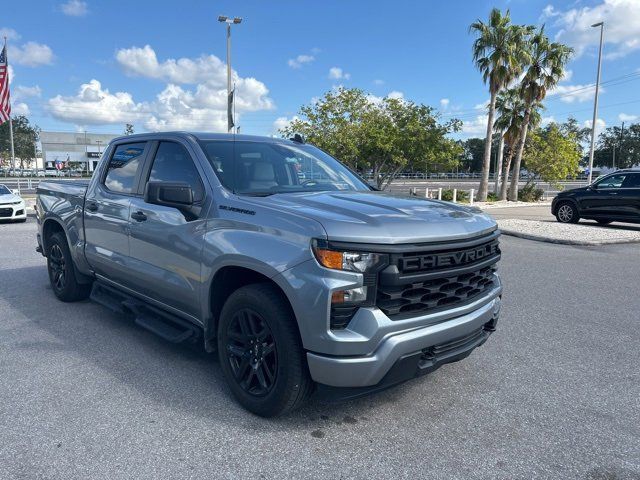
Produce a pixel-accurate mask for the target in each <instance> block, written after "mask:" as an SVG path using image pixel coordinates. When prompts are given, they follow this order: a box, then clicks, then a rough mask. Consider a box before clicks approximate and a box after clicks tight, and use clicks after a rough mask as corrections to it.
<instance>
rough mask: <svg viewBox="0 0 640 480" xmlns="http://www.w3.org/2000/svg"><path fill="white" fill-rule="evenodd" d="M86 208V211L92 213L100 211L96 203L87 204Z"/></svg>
mask: <svg viewBox="0 0 640 480" xmlns="http://www.w3.org/2000/svg"><path fill="white" fill-rule="evenodd" d="M84 208H85V209H86V210H89V211H90V212H97V211H98V204H97V203H96V202H87V204H86V205H85V206H84Z"/></svg>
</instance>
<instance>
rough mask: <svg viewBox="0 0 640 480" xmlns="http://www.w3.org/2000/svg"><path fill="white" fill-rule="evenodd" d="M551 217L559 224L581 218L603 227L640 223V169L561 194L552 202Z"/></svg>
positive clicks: (624, 172) (576, 220) (616, 173)
mask: <svg viewBox="0 0 640 480" xmlns="http://www.w3.org/2000/svg"><path fill="white" fill-rule="evenodd" d="M551 213H552V214H553V215H555V217H556V218H557V219H558V221H559V222H561V223H576V222H578V220H580V219H581V218H587V219H591V220H596V221H597V222H598V223H600V224H605V225H606V224H608V223H611V222H632V223H640V169H627V170H618V171H617V172H614V173H611V174H608V175H605V176H603V177H601V178H599V179H597V180H596V181H595V182H593V183H592V184H591V185H588V186H586V187H582V188H574V189H572V190H567V191H566V192H561V193H559V194H558V196H557V197H555V198H554V199H553V202H552V204H551Z"/></svg>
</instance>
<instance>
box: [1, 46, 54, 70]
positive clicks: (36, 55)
mask: <svg viewBox="0 0 640 480" xmlns="http://www.w3.org/2000/svg"><path fill="white" fill-rule="evenodd" d="M8 56H9V62H12V63H16V64H18V65H24V66H25V67H37V66H39V65H51V64H52V63H53V51H52V50H51V48H50V47H49V46H48V45H44V44H42V43H37V42H27V43H24V44H22V45H12V44H9V54H8Z"/></svg>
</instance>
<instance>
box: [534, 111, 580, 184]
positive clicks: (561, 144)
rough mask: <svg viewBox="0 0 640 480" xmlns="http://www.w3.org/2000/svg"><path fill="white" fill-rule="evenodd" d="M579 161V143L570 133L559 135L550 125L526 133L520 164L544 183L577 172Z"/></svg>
mask: <svg viewBox="0 0 640 480" xmlns="http://www.w3.org/2000/svg"><path fill="white" fill-rule="evenodd" d="M581 158H582V153H581V147H580V142H579V141H578V138H577V136H576V135H575V133H573V132H563V129H562V127H561V126H559V125H558V124H556V123H551V124H549V125H548V126H547V127H545V128H539V129H535V130H533V131H531V132H530V134H529V136H528V138H527V142H526V146H525V152H524V157H523V160H524V165H525V167H526V168H527V170H529V171H530V172H531V173H533V174H534V175H535V176H537V177H540V178H542V180H544V181H545V182H550V183H554V184H557V182H559V181H560V180H564V179H565V178H567V177H574V176H575V175H577V174H578V173H579V171H580V159H581Z"/></svg>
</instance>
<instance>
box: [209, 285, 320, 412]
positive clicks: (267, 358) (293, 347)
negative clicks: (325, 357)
mask: <svg viewBox="0 0 640 480" xmlns="http://www.w3.org/2000/svg"><path fill="white" fill-rule="evenodd" d="M218 355H219V357H220V366H221V368H222V372H223V374H224V376H225V379H226V380H227V383H228V384H229V387H230V388H231V391H232V392H233V394H234V396H235V397H236V399H237V400H238V402H240V404H241V405H242V406H243V407H244V408H246V409H247V410H249V411H251V412H253V413H255V414H257V415H260V416H263V417H273V416H276V415H281V414H283V413H286V412H288V411H290V410H293V409H294V408H296V407H298V406H300V405H301V404H302V403H304V401H305V400H306V399H307V398H308V396H309V394H310V393H311V389H312V386H313V382H312V381H311V378H310V377H309V371H308V368H307V362H306V357H305V353H304V350H303V349H302V344H301V341H300V337H299V334H298V327H297V324H296V320H295V318H294V316H293V313H292V312H291V308H290V307H289V305H288V304H287V303H286V300H285V299H284V298H283V296H282V293H281V292H280V291H279V290H278V289H277V288H275V287H274V286H272V285H269V284H255V285H248V286H245V287H242V288H240V289H238V290H237V291H235V292H234V293H233V294H232V295H231V296H230V297H229V299H228V300H227V302H226V303H225V305H224V307H223V309H222V312H221V314H220V322H219V324H218Z"/></svg>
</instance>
